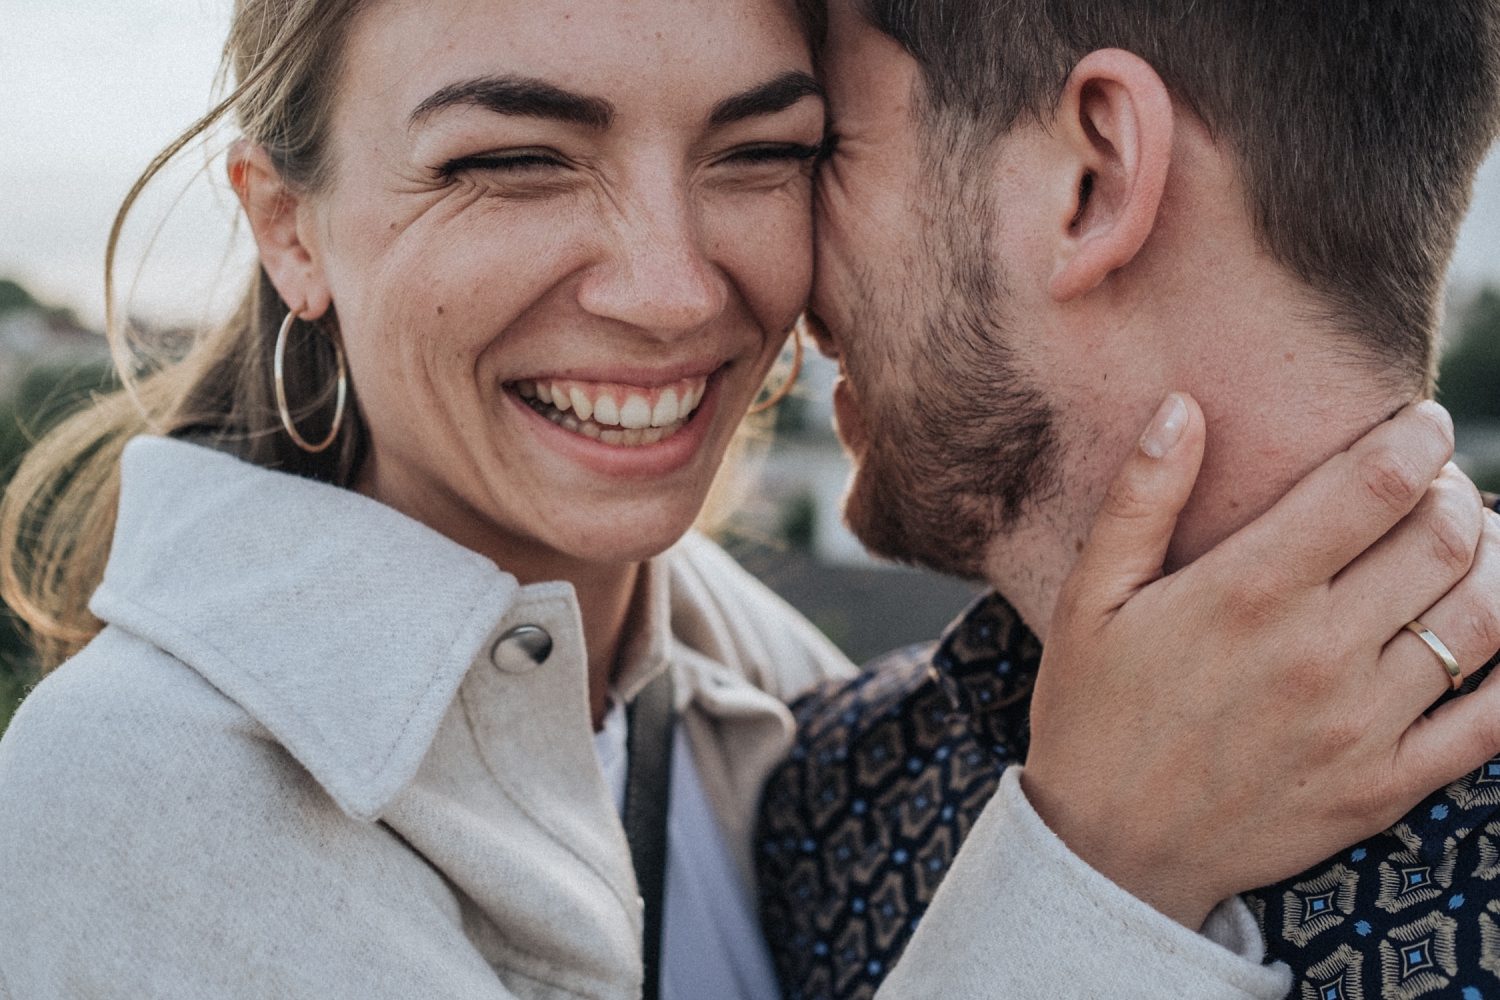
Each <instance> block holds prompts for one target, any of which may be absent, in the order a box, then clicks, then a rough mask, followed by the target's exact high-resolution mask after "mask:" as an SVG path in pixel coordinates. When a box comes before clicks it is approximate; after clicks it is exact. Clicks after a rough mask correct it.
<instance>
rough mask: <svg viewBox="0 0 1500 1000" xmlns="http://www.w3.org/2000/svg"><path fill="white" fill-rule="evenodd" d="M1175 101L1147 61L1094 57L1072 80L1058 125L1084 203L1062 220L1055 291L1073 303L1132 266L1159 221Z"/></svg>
mask: <svg viewBox="0 0 1500 1000" xmlns="http://www.w3.org/2000/svg"><path fill="white" fill-rule="evenodd" d="M1173 127H1174V114H1173V110H1172V98H1171V96H1170V95H1169V94H1168V93H1167V88H1166V85H1165V84H1164V83H1162V80H1161V77H1160V76H1158V75H1157V73H1156V71H1155V70H1154V69H1152V68H1151V65H1150V64H1149V63H1147V62H1146V61H1145V60H1144V59H1142V58H1140V57H1139V56H1137V55H1134V54H1132V53H1130V52H1126V51H1124V50H1123V49H1099V50H1097V51H1095V52H1090V53H1089V54H1088V55H1087V56H1085V57H1084V58H1083V59H1082V60H1081V61H1080V62H1079V63H1078V65H1077V66H1075V67H1074V68H1073V72H1072V74H1071V75H1070V76H1069V77H1068V82H1067V85H1066V86H1065V87H1064V88H1063V93H1062V99H1061V100H1060V101H1059V103H1058V107H1057V115H1056V117H1055V118H1054V120H1053V126H1052V130H1051V131H1052V135H1053V137H1054V139H1055V140H1056V141H1057V142H1059V143H1060V144H1061V146H1060V148H1061V151H1062V155H1063V159H1064V163H1065V164H1066V169H1068V170H1070V171H1071V172H1072V173H1074V174H1075V175H1076V180H1075V182H1074V185H1073V190H1074V191H1076V192H1077V198H1076V199H1073V200H1070V202H1069V203H1068V204H1067V205H1066V206H1065V208H1066V212H1065V213H1064V214H1063V217H1060V218H1059V219H1058V220H1057V222H1058V226H1059V232H1058V236H1059V241H1058V245H1059V246H1060V247H1061V251H1060V253H1059V255H1058V260H1057V264H1056V267H1055V269H1054V270H1053V273H1052V278H1051V281H1050V283H1049V284H1048V289H1047V290H1048V292H1049V293H1050V294H1051V296H1052V298H1053V300H1054V301H1057V302H1066V301H1068V300H1070V299H1073V298H1076V297H1077V296H1079V295H1084V294H1086V293H1088V292H1090V291H1092V290H1093V289H1094V288H1096V287H1098V285H1099V283H1100V282H1101V281H1103V280H1104V279H1105V277H1106V276H1107V275H1108V274H1109V273H1110V272H1111V271H1113V270H1115V269H1116V268H1119V267H1122V266H1124V265H1125V264H1127V263H1129V262H1130V261H1131V259H1132V258H1134V257H1135V255H1136V253H1138V252H1139V251H1140V249H1141V247H1142V245H1144V244H1145V242H1146V238H1147V237H1148V236H1149V235H1150V234H1151V230H1152V227H1153V226H1154V225H1155V223H1156V210H1157V208H1158V207H1159V206H1160V204H1161V198H1162V191H1163V189H1164V188H1165V187H1166V183H1167V168H1168V167H1169V166H1170V165H1171V162H1172V132H1173Z"/></svg>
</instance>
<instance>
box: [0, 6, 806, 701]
mask: <svg viewBox="0 0 1500 1000" xmlns="http://www.w3.org/2000/svg"><path fill="white" fill-rule="evenodd" d="M360 6H361V0H237V2H236V3H235V8H234V15H233V20H232V23H231V26H230V32H229V39H228V41H227V42H226V43H225V46H224V55H223V61H222V64H221V70H220V73H221V79H222V80H223V81H225V83H226V84H227V82H228V81H229V80H230V79H233V80H235V81H237V83H236V85H235V86H234V88H233V90H232V91H231V92H230V93H229V94H228V96H227V97H225V98H224V100H223V101H221V102H220V103H219V104H218V105H217V106H216V107H215V108H214V109H213V110H211V111H210V112H209V113H208V114H206V115H205V116H203V117H202V118H201V119H199V120H198V121H197V122H195V123H194V124H193V126H192V127H191V128H189V129H188V130H187V131H185V132H183V133H182V135H181V136H179V137H178V138H177V139H176V141H174V142H173V143H172V144H171V145H169V146H168V147H167V148H166V149H164V150H162V152H161V153H160V154H158V155H157V157H156V158H155V159H154V160H153V161H152V162H151V164H150V165H149V166H148V167H147V168H146V170H145V172H144V173H142V175H141V176H140V178H139V179H138V180H137V181H136V183H135V185H134V187H132V188H131V190H130V193H129V194H128V195H126V197H125V200H124V202H123V203H122V204H121V206H120V210H119V212H118V213H117V214H116V216H115V221H114V226H113V228H112V229H111V231H110V236H109V243H108V247H107V250H106V252H105V265H104V278H105V292H104V295H105V316H106V332H107V334H108V336H109V342H110V351H111V354H112V356H113V358H114V364H115V368H116V370H117V372H118V374H119V377H120V380H121V383H122V385H123V386H124V388H123V389H121V390H120V391H119V392H116V393H114V394H112V395H109V396H105V397H103V398H101V399H98V400H97V401H96V402H95V403H94V404H93V405H91V406H89V407H87V408H85V409H84V410H83V411H82V412H79V413H77V414H75V415H74V416H72V417H71V418H69V419H68V420H66V421H65V422H64V423H62V424H61V425H60V426H59V427H58V428H57V429H55V430H54V431H52V432H51V433H49V434H48V435H47V436H46V437H44V438H43V439H42V440H41V441H40V442H38V443H37V444H36V446H35V447H33V448H32V449H31V451H30V452H29V453H28V454H27V456H26V459H25V460H24V461H23V462H22V464H21V466H20V468H19V469H18V470H17V472H16V475H15V477H14V478H13V479H12V480H11V483H10V486H9V487H8V488H7V490H6V492H5V496H4V499H3V500H0V598H3V600H4V601H5V603H6V604H8V605H9V606H10V608H11V609H12V610H13V611H14V612H15V613H16V614H17V615H19V616H20V618H21V619H22V621H23V622H24V624H25V626H26V629H27V631H28V633H29V637H30V639H31V641H32V644H33V646H34V647H35V649H36V651H37V655H38V658H39V660H40V666H41V668H42V670H43V671H44V672H45V671H48V670H51V669H53V668H54V667H56V666H57V665H59V664H60V663H62V662H63V661H64V660H66V659H67V658H68V657H70V656H72V655H73V654H74V653H76V652H77V651H78V650H80V649H82V648H83V646H85V645H86V644H87V643H88V642H89V641H90V640H91V639H93V637H94V636H95V635H97V634H98V633H99V630H100V629H101V628H102V627H103V623H102V622H100V621H99V620H98V619H97V618H95V617H94V615H93V614H92V613H91V612H90V611H89V609H88V602H89V599H90V597H91V596H92V595H93V592H94V590H95V589H96V588H97V587H98V586H99V583H100V581H101V580H102V579H103V577H104V567H105V563H106V562H107V561H108V558H109V549H110V545H111V543H112V541H113V538H114V527H115V516H116V512H117V509H118V506H119V499H120V455H121V452H123V450H124V448H125V444H126V443H127V442H128V441H129V440H130V439H131V438H133V437H136V436H138V435H141V434H159V435H173V436H179V437H186V438H190V439H193V440H197V441H201V442H203V443H205V444H208V445H211V446H212V447H215V448H218V449H220V450H223V451H228V452H230V453H232V454H235V455H237V456H239V457H240V458H243V459H245V460H246V461H249V462H253V463H255V464H257V465H261V466H266V467H268V468H275V469H281V470H283V471H286V472H291V473H294V474H297V475H302V476H307V477H310V478H314V479H319V480H322V481H325V482H328V483H332V484H334V485H338V486H345V487H347V486H350V485H352V483H353V481H354V478H355V477H356V476H357V475H358V473H359V469H360V466H361V463H362V461H363V459H364V456H365V455H366V453H367V451H368V439H367V437H366V431H365V427H364V423H363V421H362V420H361V419H360V416H359V406H358V401H357V398H356V397H355V396H354V395H353V393H352V391H351V395H350V398H349V401H348V406H347V413H346V416H345V419H344V422H343V425H342V427H341V429H340V431H339V434H338V438H337V440H336V441H335V442H334V444H333V445H332V446H331V447H330V448H328V449H327V450H326V451H323V452H321V453H319V454H315V455H314V454H309V453H307V452H304V451H303V450H301V449H300V448H298V447H297V446H296V444H295V443H293V442H292V440H291V439H290V437H289V436H288V435H286V434H285V433H284V432H282V430H281V423H280V417H279V415H278V412H277V409H276V404H275V395H274V386H273V382H272V374H271V354H272V345H273V344H274V343H275V340H276V334H277V331H278V328H279V326H280V324H281V321H282V319H283V317H284V316H285V315H286V312H287V309H286V306H285V305H284V304H283V303H282V302H281V300H280V297H279V296H278V295H277V292H276V289H275V288H274V287H273V286H272V284H271V281H270V279H269V278H268V277H267V275H266V273H265V271H264V270H263V269H261V268H260V267H259V266H258V265H257V266H256V268H255V271H254V273H253V274H252V276H251V279H250V283H249V287H248V288H247V289H246V291H245V294H244V297H243V299H242V300H241V301H240V303H239V306H238V308H237V309H236V310H235V311H234V313H233V315H232V316H231V317H230V318H229V320H228V321H227V322H225V323H223V324H222V325H220V326H218V327H217V328H214V329H210V330H208V331H206V332H204V333H202V334H200V335H198V336H197V337H195V338H194V340H193V342H192V343H191V344H190V345H188V347H187V349H186V350H182V349H178V350H176V351H172V350H169V349H167V350H164V348H163V345H161V344H156V343H151V342H150V341H147V340H144V339H143V338H141V337H140V335H139V334H138V333H137V332H136V331H134V330H132V329H130V328H129V327H128V326H127V325H126V324H123V323H122V322H121V320H120V317H119V313H118V310H117V308H116V304H115V288H114V271H115V258H116V252H117V250H118V249H119V245H120V235H121V232H122V230H123V228H124V225H125V221H126V219H127V217H128V216H129V215H130V212H131V209H132V208H133V207H134V206H135V204H136V202H137V200H138V199H139V198H140V195H141V193H142V191H143V190H144V189H145V188H146V186H147V185H148V184H150V183H151V181H152V180H153V179H154V178H156V177H157V176H158V175H159V174H160V173H161V172H162V170H163V169H164V168H166V167H167V166H168V165H169V164H171V163H172V162H173V161H174V160H175V159H176V158H177V156H178V155H179V154H181V153H182V152H183V151H184V150H185V149H187V148H188V147H189V146H190V145H192V144H193V143H194V142H195V141H196V140H198V139H199V138H200V137H203V136H205V134H206V133H208V132H210V131H211V130H212V129H213V128H214V127H215V126H216V125H219V124H221V123H222V122H223V121H224V120H225V119H226V118H228V117H229V116H231V115H233V117H234V123H235V124H236V125H237V126H238V128H239V129H240V132H241V134H242V135H243V136H244V137H245V138H246V139H247V140H248V141H250V142H253V143H256V144H258V145H260V146H261V147H263V148H264V149H265V150H266V152H267V154H268V155H269V156H270V158H271V161H272V162H273V163H274V164H275V166H276V169H277V170H278V172H279V173H280V175H281V179H282V181H283V182H284V183H286V184H287V185H288V186H290V187H291V188H292V189H293V190H296V191H298V192H301V193H312V192H316V191H317V190H318V189H319V188H320V187H321V185H322V184H323V183H324V182H325V181H326V180H327V178H328V174H329V172H330V165H329V163H328V157H327V155H326V147H327V138H328V126H329V120H330V115H331V111H332V105H333V103H334V97H335V90H336V86H337V81H338V78H339V56H340V53H341V52H342V50H343V46H344V41H345V39H346V37H347V34H348V28H349V24H350V22H351V20H352V19H353V16H354V15H355V14H356V13H357V12H358V10H359V8H360ZM331 312H332V311H331V310H330V313H331ZM331 322H336V321H331ZM328 332H329V334H330V335H331V336H337V331H336V329H334V330H330V331H328ZM287 355H288V360H287V364H286V371H287V377H286V389H287V394H288V396H289V397H290V398H291V399H292V400H294V401H302V402H301V403H300V405H294V406H293V409H292V415H293V418H294V419H295V420H296V421H297V423H298V425H299V427H303V428H306V429H305V430H304V433H306V434H308V435H315V437H314V438H313V439H315V440H316V439H320V438H321V437H322V435H323V434H324V433H325V430H326V427H327V423H326V421H328V420H329V419H330V418H331V412H330V411H331V409H332V408H331V407H330V406H329V405H328V404H329V403H330V401H331V399H332V396H333V392H334V386H335V383H336V362H335V360H334V355H333V351H332V349H331V346H330V342H329V337H328V336H318V335H316V334H309V333H308V331H306V330H303V331H302V336H301V337H298V338H295V339H293V341H292V343H291V344H290V345H289V347H288V349H287ZM783 368H784V366H783ZM775 374H776V373H773V378H774V377H775ZM782 374H783V375H784V371H783V373H782ZM320 420H321V421H324V424H323V426H322V427H319V421H320ZM771 420H772V417H771V415H770V414H764V415H761V416H756V417H750V418H748V419H747V420H746V421H745V423H744V424H743V425H742V428H741V434H740V435H739V436H738V438H737V439H736V441H735V443H734V445H733V446H732V447H731V450H730V454H729V457H728V459H727V460H726V462H725V468H723V469H721V474H720V476H719V477H718V479H717V480H716V481H715V484H714V488H713V490H712V492H711V494H710V496H709V498H708V502H707V503H706V504H705V507H704V511H703V514H702V516H700V518H699V521H698V525H697V526H698V527H699V528H700V529H707V530H712V529H713V528H715V527H720V526H722V525H723V524H725V523H727V517H728V515H729V512H730V511H732V510H733V509H734V508H735V507H736V506H738V504H739V502H740V499H741V498H742V497H743V494H744V492H745V490H746V489H747V488H748V487H747V485H746V483H747V481H748V479H749V478H750V476H747V475H746V472H747V470H748V469H753V467H754V465H755V463H754V461H753V458H754V456H755V455H756V454H758V453H762V452H764V450H765V447H766V442H767V441H768V438H769V428H770V425H771ZM304 421H306V422H307V423H305V424H304Z"/></svg>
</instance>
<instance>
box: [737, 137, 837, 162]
mask: <svg viewBox="0 0 1500 1000" xmlns="http://www.w3.org/2000/svg"><path fill="white" fill-rule="evenodd" d="M822 155H823V143H821V142H819V143H814V144H812V145H808V144H806V143H795V142H779V143H761V144H759V145H755V146H748V147H744V148H741V149H736V150H734V151H733V152H731V153H730V154H729V155H728V156H727V157H725V159H726V160H728V161H731V162H738V163H785V162H797V163H810V162H812V161H813V160H816V159H818V157H820V156H822Z"/></svg>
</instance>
